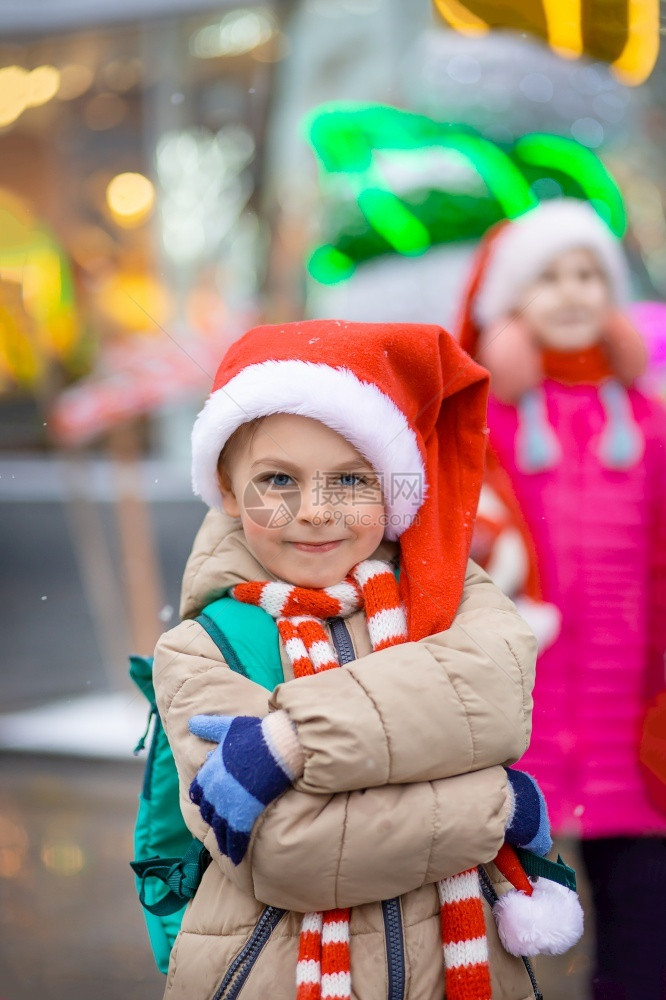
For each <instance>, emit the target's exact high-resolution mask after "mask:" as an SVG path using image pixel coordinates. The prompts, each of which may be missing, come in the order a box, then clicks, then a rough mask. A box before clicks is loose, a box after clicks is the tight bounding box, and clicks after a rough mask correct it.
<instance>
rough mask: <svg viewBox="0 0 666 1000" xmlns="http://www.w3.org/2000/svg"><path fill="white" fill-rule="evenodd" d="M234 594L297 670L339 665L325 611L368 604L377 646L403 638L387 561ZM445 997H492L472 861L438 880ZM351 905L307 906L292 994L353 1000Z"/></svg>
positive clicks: (340, 612)
mask: <svg viewBox="0 0 666 1000" xmlns="http://www.w3.org/2000/svg"><path fill="white" fill-rule="evenodd" d="M231 595H232V596H233V597H235V598H236V600H239V601H243V602H244V603H246V604H257V605H258V606H259V607H261V608H263V609H264V611H267V612H268V614H270V615H272V616H273V618H275V619H276V623H277V627H278V631H279V633H280V636H281V638H282V641H283V643H284V646H285V650H286V652H287V656H288V657H289V660H290V662H291V664H292V666H293V669H294V676H295V677H297V678H298V677H307V676H310V675H312V674H315V673H319V672H320V671H322V670H330V669H332V668H335V667H339V666H340V664H339V662H338V658H337V654H336V651H335V648H334V646H333V644H332V643H331V641H330V640H329V638H328V635H327V633H326V631H325V629H324V626H323V621H324V620H325V619H327V618H337V617H340V618H346V617H348V616H349V615H351V614H353V613H354V612H355V611H358V610H359V609H360V608H364V609H365V614H366V620H367V626H368V632H369V635H370V641H371V643H372V648H373V650H374V651H377V650H380V649H386V648H387V647H389V646H396V645H398V644H399V643H401V642H406V641H407V639H408V634H407V621H406V617H405V610H404V608H403V606H402V604H401V602H400V596H399V592H398V584H397V582H396V579H395V576H394V575H393V572H392V570H391V567H390V566H389V564H388V563H386V562H382V561H380V560H376V559H375V560H372V559H366V560H364V561H363V562H360V563H358V564H357V565H356V566H354V567H353V569H352V570H351V571H350V573H349V575H348V576H347V577H346V579H345V580H343V581H342V583H338V584H336V585H335V586H333V587H326V588H323V589H321V590H315V589H309V588H307V587H296V586H294V585H292V584H289V583H282V582H268V581H266V582H254V583H240V584H237V585H236V586H235V587H234V588H233V589H232V591H231ZM437 890H438V893H439V899H440V904H441V915H442V946H443V952H444V967H445V982H446V997H447V1000H490V997H491V989H490V973H489V969H488V942H487V940H486V928H485V920H484V916H483V909H482V906H481V887H480V883H479V875H478V871H477V869H476V868H470V869H469V870H468V871H465V872H461V873H460V874H459V875H454V876H452V877H451V878H446V879H442V880H441V881H440V882H438V884H437ZM349 918H350V910H349V909H338V910H328V911H326V912H325V913H306V914H305V916H304V917H303V923H302V925H301V937H300V944H299V952H298V964H297V969H296V984H297V1000H351V968H350V960H349Z"/></svg>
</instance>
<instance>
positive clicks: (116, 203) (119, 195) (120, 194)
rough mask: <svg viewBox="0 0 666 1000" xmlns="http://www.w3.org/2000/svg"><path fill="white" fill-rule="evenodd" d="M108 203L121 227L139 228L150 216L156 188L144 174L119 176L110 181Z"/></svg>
mask: <svg viewBox="0 0 666 1000" xmlns="http://www.w3.org/2000/svg"><path fill="white" fill-rule="evenodd" d="M106 202H107V205H108V206H109V209H110V211H111V214H112V216H113V218H114V220H115V221H116V222H117V223H118V224H119V225H121V226H126V227H131V226H138V225H140V223H142V222H143V221H144V219H145V218H146V217H147V216H148V215H149V214H150V211H151V209H152V207H153V204H154V202H155V188H154V187H153V185H152V183H151V181H149V180H148V178H147V177H144V176H143V174H135V173H126V174H117V175H116V176H115V177H114V178H113V180H111V181H109V184H108V187H107V189H106Z"/></svg>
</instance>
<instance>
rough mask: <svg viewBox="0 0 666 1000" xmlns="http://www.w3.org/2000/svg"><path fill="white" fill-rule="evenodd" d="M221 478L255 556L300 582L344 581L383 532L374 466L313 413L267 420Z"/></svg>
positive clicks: (230, 508)
mask: <svg viewBox="0 0 666 1000" xmlns="http://www.w3.org/2000/svg"><path fill="white" fill-rule="evenodd" d="M219 483H220V492H221V494H222V502H223V506H224V509H225V511H226V512H227V514H230V515H231V516H232V517H240V519H241V522H242V525H243V530H244V532H245V537H246V539H247V543H248V546H249V548H250V550H251V552H252V553H253V555H254V556H255V557H256V558H257V559H258V560H259V562H260V563H261V564H262V566H264V567H265V568H266V569H268V570H270V572H271V573H273V574H274V575H275V576H277V577H279V578H280V579H282V580H286V581H287V582H289V583H293V584H296V585H297V586H300V587H318V588H320V587H330V586H332V585H333V584H336V583H340V581H341V580H343V579H344V578H345V576H346V575H347V573H348V572H349V570H350V569H351V568H352V566H355V565H356V563H358V562H360V561H361V560H362V559H367V558H368V557H369V556H370V555H372V553H373V552H374V551H375V549H376V548H377V546H378V545H379V543H380V542H381V540H382V537H383V535H384V530H385V523H384V501H383V497H382V491H381V484H380V483H379V480H378V478H377V476H376V474H375V473H374V472H373V470H372V467H371V466H370V464H369V463H368V462H367V461H366V460H365V459H364V458H363V456H362V455H360V454H359V453H358V452H357V451H356V449H355V448H354V447H353V445H351V444H350V443H349V442H348V441H347V440H345V438H343V437H341V435H340V434H338V433H337V432H336V431H333V430H331V429H330V428H329V427H326V426H325V425H324V424H322V423H320V422H319V421H318V420H313V419H311V418H310V417H301V416H295V415H292V414H289V413H277V414H273V415H271V416H269V417H266V418H265V419H264V420H262V421H261V423H260V424H259V426H258V428H257V429H256V431H255V433H254V435H253V436H252V438H251V439H250V440H249V441H247V442H246V443H244V444H242V445H239V447H238V448H237V449H236V450H234V451H232V455H231V458H230V461H229V466H228V467H227V468H225V469H223V470H222V471H221V472H220V475H219Z"/></svg>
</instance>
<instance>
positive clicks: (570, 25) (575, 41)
mask: <svg viewBox="0 0 666 1000" xmlns="http://www.w3.org/2000/svg"><path fill="white" fill-rule="evenodd" d="M543 7H544V13H545V15H546V22H547V24H548V44H549V45H550V47H551V49H554V50H555V52H557V53H558V55H561V56H564V58H565V59H575V58H576V57H577V56H580V55H582V53H583V27H582V23H581V0H543Z"/></svg>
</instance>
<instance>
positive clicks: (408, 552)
mask: <svg viewBox="0 0 666 1000" xmlns="http://www.w3.org/2000/svg"><path fill="white" fill-rule="evenodd" d="M487 393H488V374H487V372H486V371H485V369H483V368H481V367H480V366H479V365H477V364H476V363H475V362H474V361H472V359H471V358H470V357H468V356H467V355H466V354H465V352H464V351H462V350H461V348H460V347H459V346H458V344H457V343H456V342H455V340H454V339H453V338H452V337H451V336H450V334H448V333H447V332H446V331H445V330H443V329H442V328H441V327H438V326H427V325H422V324H415V323H414V324H410V323H347V322H342V321H339V320H309V321H303V322H297V323H285V324H280V325H275V326H262V327H257V328H255V329H254V330H250V331H249V332H248V333H246V334H245V335H244V336H243V337H241V338H240V339H239V340H238V341H236V342H235V343H234V344H233V345H232V346H231V348H230V349H229V351H228V352H227V354H226V355H225V357H224V358H223V360H222V363H221V365H220V367H219V369H218V372H217V375H216V377H215V382H214V385H213V391H212V393H211V395H210V397H209V398H208V400H207V402H206V404H205V405H204V408H203V410H202V411H201V413H200V414H199V416H198V418H197V421H196V423H195V426H194V430H193V432H192V483H193V488H194V492H195V493H196V494H197V495H199V496H200V497H202V499H203V500H204V501H205V502H206V503H207V504H208V505H209V506H210V507H220V506H221V496H220V492H219V487H218V481H217V461H218V458H219V455H220V452H221V450H222V448H223V447H224V445H225V443H226V442H227V441H228V439H229V438H230V437H231V435H232V434H233V433H234V431H235V430H237V429H238V427H240V426H241V425H242V424H244V423H247V422H248V421H250V420H253V419H255V418H257V417H263V416H268V415H270V414H273V413H293V414H300V415H302V416H307V417H311V418H313V419H315V420H319V421H321V423H323V424H325V425H326V426H327V427H330V428H332V429H333V430H335V431H337V432H338V433H339V434H341V435H342V436H343V437H344V438H346V440H348V441H349V442H350V443H351V444H352V445H353V446H354V447H355V448H356V449H357V450H358V451H359V452H360V453H361V454H363V455H364V456H365V458H366V459H368V461H369V462H370V463H371V464H372V466H373V468H374V470H375V472H376V473H377V474H378V475H379V476H380V478H381V481H382V484H383V487H384V502H385V505H386V513H387V515H388V517H387V520H388V527H387V531H386V537H387V538H389V539H391V540H396V539H399V540H400V568H401V572H400V591H401V596H402V599H403V601H404V603H405V607H406V610H407V620H408V628H409V638H410V639H411V640H418V639H421V638H422V637H423V636H425V635H431V634H433V633H435V632H439V631H443V630H444V629H446V628H448V627H449V625H450V624H451V622H452V620H453V617H454V615H455V613H456V610H457V608H458V604H459V603H460V598H461V595H462V588H463V584H464V578H465V567H466V563H467V558H468V554H469V547H470V542H471V534H472V527H473V524H474V515H475V512H476V506H477V502H478V496H479V490H480V486H481V478H482V472H483V456H484V447H485V440H486V400H487Z"/></svg>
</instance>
